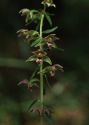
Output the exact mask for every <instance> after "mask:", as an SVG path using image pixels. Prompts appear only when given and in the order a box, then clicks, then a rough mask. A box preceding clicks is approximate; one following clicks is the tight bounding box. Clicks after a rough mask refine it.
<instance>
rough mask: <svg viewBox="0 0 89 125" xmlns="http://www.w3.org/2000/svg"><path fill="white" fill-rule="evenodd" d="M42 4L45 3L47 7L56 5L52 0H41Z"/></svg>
mask: <svg viewBox="0 0 89 125" xmlns="http://www.w3.org/2000/svg"><path fill="white" fill-rule="evenodd" d="M42 4H43V5H47V6H48V7H51V6H53V7H56V5H55V4H54V3H53V0H43V1H42Z"/></svg>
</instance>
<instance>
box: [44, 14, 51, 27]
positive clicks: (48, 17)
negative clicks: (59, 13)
mask: <svg viewBox="0 0 89 125" xmlns="http://www.w3.org/2000/svg"><path fill="white" fill-rule="evenodd" d="M44 14H45V17H46V19H47V21H48V23H49V25H50V26H52V20H51V18H50V16H49V15H48V14H47V13H44Z"/></svg>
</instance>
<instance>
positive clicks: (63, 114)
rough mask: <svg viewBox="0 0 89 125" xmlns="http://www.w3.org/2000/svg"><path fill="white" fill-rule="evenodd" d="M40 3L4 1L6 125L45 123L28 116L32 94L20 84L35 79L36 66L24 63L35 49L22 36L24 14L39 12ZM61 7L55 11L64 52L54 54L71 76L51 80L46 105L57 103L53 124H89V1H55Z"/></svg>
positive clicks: (0, 74) (0, 102)
mask: <svg viewBox="0 0 89 125" xmlns="http://www.w3.org/2000/svg"><path fill="white" fill-rule="evenodd" d="M39 3H40V1H37V0H32V1H31V0H30V1H29V0H23V1H21V0H13V1H11V0H0V15H1V18H0V125H28V124H30V125H31V124H32V125H39V118H37V119H36V118H35V116H33V117H31V116H30V114H29V112H25V111H26V109H27V107H28V106H29V103H30V102H31V99H32V95H31V93H30V92H29V91H27V89H26V88H23V87H18V86H17V84H18V82H19V81H21V80H23V79H25V78H29V76H30V75H31V73H32V71H33V68H35V67H36V66H35V65H34V66H33V65H31V67H32V68H31V67H30V64H26V63H25V62H24V60H25V59H26V58H28V57H29V54H30V48H29V47H28V45H26V44H25V43H24V42H23V40H22V39H19V38H18V37H17V35H16V31H17V30H18V29H20V28H22V26H23V25H24V20H22V18H21V17H20V16H19V14H18V12H19V10H20V9H22V8H24V7H26V8H27V7H29V8H39V6H40V4H39ZM55 3H56V5H57V8H56V9H55V10H54V9H51V10H50V11H52V12H55V14H56V15H55V16H54V17H53V19H54V24H57V25H58V26H59V29H58V30H57V34H58V36H59V37H60V38H61V47H62V48H64V52H59V53H54V54H51V52H50V55H51V56H52V59H53V60H54V63H56V62H57V63H58V62H59V63H60V64H62V65H63V66H64V69H65V72H64V73H63V74H61V73H59V74H58V75H57V77H56V78H55V79H51V84H52V85H53V88H51V89H50V92H49V91H47V94H48V96H47V98H46V102H47V103H48V104H50V105H54V108H53V109H54V114H53V117H54V119H53V122H50V121H48V123H49V125H50V124H52V123H53V124H54V125H89V65H88V64H89V38H88V36H89V35H88V34H89V32H88V30H89V24H88V22H89V16H88V13H89V0H81V1H78V0H71V1H70V0H60V1H59V0H55ZM29 28H30V27H29ZM64 29H65V35H64ZM64 37H65V39H64ZM59 46H60V44H59ZM36 94H38V91H37V93H36ZM35 96H36V95H34V97H35ZM34 119H35V120H34ZM46 125H47V123H46Z"/></svg>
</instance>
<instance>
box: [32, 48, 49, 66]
mask: <svg viewBox="0 0 89 125" xmlns="http://www.w3.org/2000/svg"><path fill="white" fill-rule="evenodd" d="M32 53H33V54H34V56H35V57H36V63H38V64H42V63H43V58H44V57H45V56H46V55H47V53H46V52H45V51H40V50H37V51H34V52H32Z"/></svg>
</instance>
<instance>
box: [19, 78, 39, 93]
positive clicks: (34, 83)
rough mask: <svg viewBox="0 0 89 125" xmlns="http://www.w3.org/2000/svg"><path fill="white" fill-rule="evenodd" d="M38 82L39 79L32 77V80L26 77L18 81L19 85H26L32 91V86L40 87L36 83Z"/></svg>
mask: <svg viewBox="0 0 89 125" xmlns="http://www.w3.org/2000/svg"><path fill="white" fill-rule="evenodd" d="M36 82H38V79H36V78H35V79H32V80H30V81H29V80H27V79H24V80H22V81H20V82H19V83H18V85H26V86H27V87H28V89H30V91H31V92H32V87H33V86H35V87H38V85H37V84H36Z"/></svg>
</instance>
